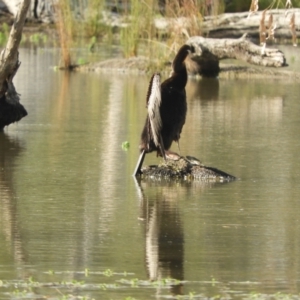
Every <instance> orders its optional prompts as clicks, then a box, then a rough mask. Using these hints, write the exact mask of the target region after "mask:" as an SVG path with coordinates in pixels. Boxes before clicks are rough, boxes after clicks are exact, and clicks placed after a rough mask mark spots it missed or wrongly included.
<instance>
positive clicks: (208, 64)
mask: <svg viewBox="0 0 300 300" xmlns="http://www.w3.org/2000/svg"><path fill="white" fill-rule="evenodd" d="M186 44H188V45H190V46H192V47H193V48H194V50H195V53H194V55H193V58H192V61H193V63H190V67H188V69H189V71H190V73H193V75H196V74H199V75H201V76H204V77H216V76H218V75H219V72H220V67H219V60H222V59H238V60H241V61H245V62H247V63H250V64H254V65H260V66H264V67H277V68H279V67H284V66H286V58H285V56H284V54H283V52H281V51H280V50H278V49H271V48H265V47H260V46H258V45H255V44H254V43H252V42H250V41H248V40H247V39H246V36H245V35H244V36H242V37H241V38H239V39H211V38H204V37H201V36H194V37H191V38H190V39H189V40H188V41H187V42H186Z"/></svg>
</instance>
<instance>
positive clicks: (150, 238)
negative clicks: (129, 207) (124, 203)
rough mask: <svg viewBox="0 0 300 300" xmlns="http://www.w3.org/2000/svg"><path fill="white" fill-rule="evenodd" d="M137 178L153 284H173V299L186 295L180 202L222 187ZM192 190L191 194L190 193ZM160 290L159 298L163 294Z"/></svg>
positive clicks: (149, 273)
mask: <svg viewBox="0 0 300 300" xmlns="http://www.w3.org/2000/svg"><path fill="white" fill-rule="evenodd" d="M133 178H134V181H135V184H136V189H137V193H138V195H139V199H140V216H139V219H140V220H143V221H144V222H145V226H144V230H145V262H146V269H147V270H146V271H147V275H148V278H149V280H150V281H162V280H166V279H171V280H174V284H171V285H170V293H171V295H172V296H180V295H185V292H184V280H185V278H184V250H185V239H184V224H183V221H182V219H183V218H182V211H181V208H180V202H181V201H180V200H181V199H183V198H184V197H186V194H188V193H189V192H192V190H193V191H194V190H195V189H196V190H197V193H199V194H200V193H201V192H202V191H203V190H205V189H207V188H211V187H213V186H215V185H220V184H221V183H217V182H208V181H189V182H188V181H176V180H170V179H163V178H161V179H151V178H147V179H140V178H135V177H133ZM189 190H190V191H189ZM160 289H161V288H160V287H158V288H157V294H161V293H163V291H161V290H160Z"/></svg>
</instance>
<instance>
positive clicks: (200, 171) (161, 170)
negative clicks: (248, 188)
mask: <svg viewBox="0 0 300 300" xmlns="http://www.w3.org/2000/svg"><path fill="white" fill-rule="evenodd" d="M139 176H141V177H142V178H150V177H151V178H153V177H155V178H173V179H174V178H179V179H186V180H189V179H196V180H209V181H219V182H223V181H233V180H236V177H234V176H233V175H230V174H228V173H225V172H223V171H221V170H218V169H216V168H213V167H208V166H205V165H204V164H202V163H201V162H200V161H199V160H198V159H197V158H194V157H192V156H186V157H183V156H180V158H179V159H178V160H171V159H170V160H167V161H166V162H163V163H162V164H160V165H151V166H145V167H144V168H142V169H141V174H140V175H139Z"/></svg>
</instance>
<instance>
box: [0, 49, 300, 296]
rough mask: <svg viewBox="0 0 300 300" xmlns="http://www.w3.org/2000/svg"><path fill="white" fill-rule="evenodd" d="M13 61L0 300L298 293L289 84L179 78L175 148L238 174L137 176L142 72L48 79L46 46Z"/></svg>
mask: <svg viewBox="0 0 300 300" xmlns="http://www.w3.org/2000/svg"><path fill="white" fill-rule="evenodd" d="M293 51H294V50H293ZM20 60H21V61H22V65H21V68H20V69H19V71H18V73H17V76H16V78H15V85H16V88H17V91H18V92H19V93H20V94H21V101H22V103H23V105H24V106H25V107H26V109H27V110H28V113H29V115H28V116H27V117H26V118H24V119H23V120H21V121H20V122H19V123H18V124H14V125H11V126H9V127H8V128H6V129H5V131H4V133H3V134H1V135H0V244H1V247H0V299H18V298H20V299H22V298H26V299H28V298H29V299H36V298H39V297H40V298H42V297H47V298H50V299H60V298H62V297H63V296H68V295H73V296H74V297H75V298H76V297H77V298H78V299H79V296H85V297H88V298H91V299H92V298H94V299H125V298H126V297H132V298H135V299H152V298H158V299H165V298H169V299H170V298H171V299H172V298H175V297H176V295H181V296H182V298H183V299H193V298H194V299H199V298H204V297H216V296H219V297H222V298H226V299H229V298H238V299H242V298H249V297H253V295H254V296H257V297H265V298H267V297H268V296H274V295H278V294H276V293H278V292H281V293H282V294H283V295H288V294H291V295H294V297H296V298H297V297H298V296H299V277H300V276H299V275H300V274H299V271H300V265H299V257H300V238H299V237H300V226H299V224H300V221H299V193H300V186H299V183H298V181H299V180H298V179H299V173H300V171H299V170H300V158H299V155H298V153H299V148H300V140H299V130H300V120H299V115H300V107H299V84H298V83H295V82H293V81H286V80H281V81H278V80H260V79H259V80H251V79H240V80H238V79H230V80H225V79H220V80H217V79H210V80H208V79H202V80H198V81H196V80H193V79H190V80H189V82H188V85H187V95H188V113H187V120H186V124H185V126H184V129H183V132H182V138H181V140H180V143H181V153H182V154H184V155H192V156H195V157H197V158H199V159H201V161H202V162H203V163H204V164H205V165H208V166H213V167H217V168H218V169H221V170H223V171H225V172H228V173H230V174H232V175H235V176H236V177H238V178H239V180H237V181H235V182H231V183H217V184H216V183H205V182H201V181H194V182H193V181H192V182H186V181H180V180H178V181H175V182H174V181H169V180H166V179H161V180H148V181H136V180H134V179H133V178H132V176H131V174H132V172H133V170H134V167H135V164H136V161H137V158H138V143H139V136H140V132H141V129H142V126H143V123H144V119H145V115H146V109H145V93H146V90H147V87H148V80H149V78H148V76H132V75H130V76H127V75H124V74H94V73H90V74H81V73H71V74H66V73H64V72H60V71H55V70H54V69H53V66H55V65H57V62H58V55H57V51H55V50H54V49H44V50H39V49H21V51H20ZM124 141H128V142H129V143H130V148H129V150H128V151H124V150H123V149H122V147H121V145H122V143H123V142H124ZM172 149H173V150H174V151H177V146H176V144H174V145H173V148H172ZM158 162H160V159H159V158H157V157H156V156H155V154H150V155H148V156H147V158H146V162H145V163H146V164H152V163H158ZM79 282H80V283H79ZM21 292H22V293H21Z"/></svg>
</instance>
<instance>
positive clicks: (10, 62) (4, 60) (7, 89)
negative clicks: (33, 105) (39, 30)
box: [0, 0, 30, 130]
mask: <svg viewBox="0 0 300 300" xmlns="http://www.w3.org/2000/svg"><path fill="white" fill-rule="evenodd" d="M29 5H30V0H23V1H22V3H21V4H20V8H19V12H18V14H17V15H16V18H15V21H14V24H13V26H12V29H11V31H10V35H9V38H8V41H7V45H6V47H5V48H4V50H3V51H2V52H1V54H0V130H3V128H4V127H5V126H7V125H9V124H11V123H14V122H17V121H19V120H20V119H22V118H23V117H25V116H26V115H27V111H26V110H25V108H24V107H23V105H22V104H21V103H20V97H19V95H18V93H17V92H16V90H15V87H14V84H13V82H12V80H13V78H14V76H15V74H16V73H17V70H18V68H19V66H20V62H19V53H18V48H19V44H20V41H21V38H22V31H23V26H24V23H25V19H26V14H27V10H28V8H29Z"/></svg>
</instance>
